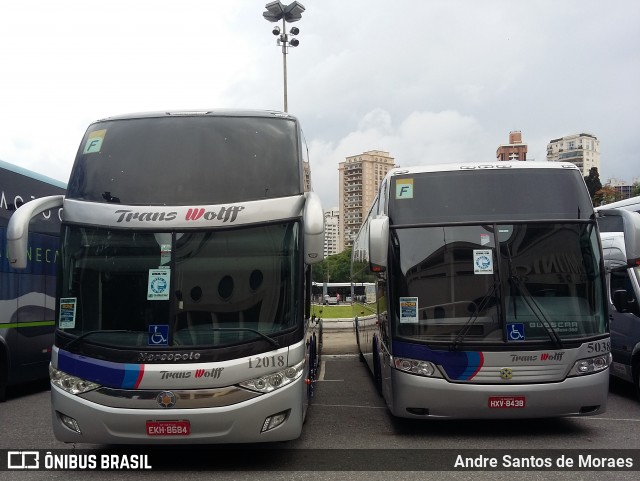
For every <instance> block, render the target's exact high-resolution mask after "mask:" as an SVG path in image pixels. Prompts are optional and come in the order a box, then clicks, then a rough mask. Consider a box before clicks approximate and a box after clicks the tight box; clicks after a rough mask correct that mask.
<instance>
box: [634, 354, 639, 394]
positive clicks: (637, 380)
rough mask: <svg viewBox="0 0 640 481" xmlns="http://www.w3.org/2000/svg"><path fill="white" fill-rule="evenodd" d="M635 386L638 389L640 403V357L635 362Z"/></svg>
mask: <svg viewBox="0 0 640 481" xmlns="http://www.w3.org/2000/svg"><path fill="white" fill-rule="evenodd" d="M633 385H634V386H635V388H636V396H638V401H640V356H638V357H637V358H636V359H635V361H633Z"/></svg>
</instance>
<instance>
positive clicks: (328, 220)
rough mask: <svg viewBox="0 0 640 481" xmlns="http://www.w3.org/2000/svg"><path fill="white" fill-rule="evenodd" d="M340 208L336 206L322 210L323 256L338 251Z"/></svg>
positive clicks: (331, 254)
mask: <svg viewBox="0 0 640 481" xmlns="http://www.w3.org/2000/svg"><path fill="white" fill-rule="evenodd" d="M339 244H340V210H339V209H338V208H337V207H333V208H332V209H329V210H325V211H324V257H325V258H327V257H329V256H333V255H335V254H337V253H338V252H340V251H339V250H338V245H339Z"/></svg>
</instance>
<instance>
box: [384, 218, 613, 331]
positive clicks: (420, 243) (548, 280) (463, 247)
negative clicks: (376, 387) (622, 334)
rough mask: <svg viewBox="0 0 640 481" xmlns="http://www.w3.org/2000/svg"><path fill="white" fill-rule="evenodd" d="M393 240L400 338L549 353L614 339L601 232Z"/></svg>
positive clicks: (451, 233) (498, 230)
mask: <svg viewBox="0 0 640 481" xmlns="http://www.w3.org/2000/svg"><path fill="white" fill-rule="evenodd" d="M391 238H392V242H391V244H392V260H391V265H392V269H393V270H392V274H391V275H393V276H396V278H397V279H398V280H399V282H398V283H397V285H396V287H395V288H396V289H397V290H398V292H397V293H395V294H396V295H395V296H394V298H396V297H397V298H399V302H397V303H395V305H396V309H394V310H393V313H394V314H393V316H394V318H395V320H396V322H395V326H396V331H395V332H396V334H397V335H398V336H400V337H405V338H415V339H416V340H422V341H445V342H453V343H456V342H461V341H463V340H464V341H468V342H482V343H487V342H489V343H503V342H505V341H507V342H508V341H536V342H538V343H539V342H541V341H549V340H553V341H561V340H571V339H579V338H584V337H585V336H587V337H588V336H596V335H602V334H605V333H606V316H605V306H604V305H603V304H602V302H601V297H602V296H601V295H600V294H601V292H602V289H603V286H602V284H601V276H600V262H599V259H600V251H599V248H598V242H597V230H596V229H595V228H594V225H593V224H587V223H533V224H509V225H505V224H485V225H471V226H450V227H444V226H443V227H416V228H399V229H393V230H392V233H391ZM407 303H409V304H407ZM404 305H410V306H412V308H411V309H404V308H403V306H404Z"/></svg>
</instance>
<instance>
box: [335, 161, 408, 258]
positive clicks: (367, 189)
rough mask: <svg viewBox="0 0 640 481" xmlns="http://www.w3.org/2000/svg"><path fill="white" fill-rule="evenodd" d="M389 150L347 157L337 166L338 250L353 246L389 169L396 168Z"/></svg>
mask: <svg viewBox="0 0 640 481" xmlns="http://www.w3.org/2000/svg"><path fill="white" fill-rule="evenodd" d="M393 160H394V159H393V157H391V156H389V152H384V151H382V150H370V151H368V152H363V153H362V154H358V155H354V156H351V157H347V158H346V160H345V161H344V162H340V164H339V166H338V173H339V181H338V182H339V187H338V191H339V198H340V223H339V227H338V229H339V231H340V244H339V246H338V252H342V251H343V250H344V249H345V248H347V247H351V246H352V245H353V240H354V238H355V236H356V235H357V234H358V230H359V229H360V225H361V224H362V221H363V220H364V219H365V218H366V217H367V214H368V213H369V208H370V207H371V204H372V203H373V199H374V198H375V196H376V194H377V193H378V188H379V187H380V183H381V182H382V179H384V176H385V175H386V174H387V172H389V170H391V169H393V168H394V167H396V166H395V165H394V163H393Z"/></svg>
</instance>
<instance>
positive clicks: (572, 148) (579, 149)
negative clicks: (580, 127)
mask: <svg viewBox="0 0 640 481" xmlns="http://www.w3.org/2000/svg"><path fill="white" fill-rule="evenodd" d="M547 160H548V161H549V162H571V163H572V164H575V165H576V166H577V167H578V168H579V169H580V170H581V171H582V176H583V177H587V176H588V175H589V171H590V170H591V169H592V168H593V167H596V168H597V169H598V172H602V171H601V170H600V141H599V140H598V139H597V138H596V136H595V135H591V134H584V133H583V134H574V135H567V136H566V137H561V138H559V139H553V140H551V141H550V142H549V143H548V144H547Z"/></svg>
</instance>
